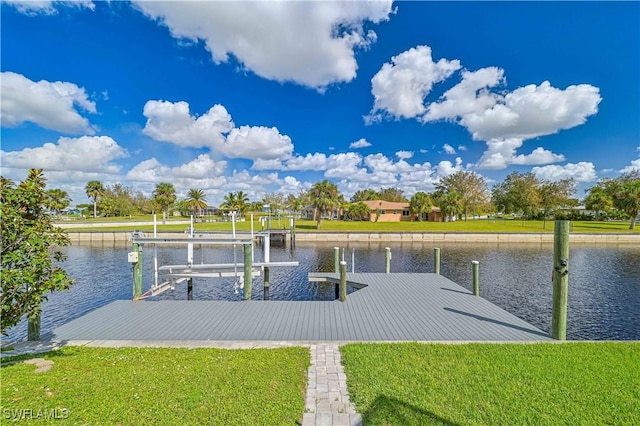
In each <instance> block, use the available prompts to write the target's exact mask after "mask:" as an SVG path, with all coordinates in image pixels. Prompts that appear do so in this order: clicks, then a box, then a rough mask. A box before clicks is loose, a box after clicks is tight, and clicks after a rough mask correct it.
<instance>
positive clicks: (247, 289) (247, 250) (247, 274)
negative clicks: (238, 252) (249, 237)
mask: <svg viewBox="0 0 640 426" xmlns="http://www.w3.org/2000/svg"><path fill="white" fill-rule="evenodd" d="M251 246H252V244H244V300H251V280H252V278H253V277H252V276H251V271H252V270H253V264H252V263H251Z"/></svg>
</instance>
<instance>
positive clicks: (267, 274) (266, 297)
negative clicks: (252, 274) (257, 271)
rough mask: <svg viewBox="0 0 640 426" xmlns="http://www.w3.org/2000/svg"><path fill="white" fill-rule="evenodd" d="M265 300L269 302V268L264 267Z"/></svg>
mask: <svg viewBox="0 0 640 426" xmlns="http://www.w3.org/2000/svg"><path fill="white" fill-rule="evenodd" d="M264 300H269V267H268V266H265V267H264Z"/></svg>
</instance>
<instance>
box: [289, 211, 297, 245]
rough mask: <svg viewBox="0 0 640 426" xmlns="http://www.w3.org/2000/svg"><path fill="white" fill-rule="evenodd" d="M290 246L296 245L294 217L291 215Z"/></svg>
mask: <svg viewBox="0 0 640 426" xmlns="http://www.w3.org/2000/svg"><path fill="white" fill-rule="evenodd" d="M290 244H291V248H294V247H295V246H296V218H295V217H294V216H291V242H290Z"/></svg>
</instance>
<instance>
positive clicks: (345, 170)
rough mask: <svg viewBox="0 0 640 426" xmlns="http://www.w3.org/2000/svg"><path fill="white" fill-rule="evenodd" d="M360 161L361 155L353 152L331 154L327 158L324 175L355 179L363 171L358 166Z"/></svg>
mask: <svg viewBox="0 0 640 426" xmlns="http://www.w3.org/2000/svg"><path fill="white" fill-rule="evenodd" d="M361 163H362V156H361V155H360V154H358V153H355V152H346V153H340V154H331V155H330V156H329V157H328V158H327V168H326V171H325V173H324V176H325V177H327V178H347V177H352V178H354V179H357V176H358V175H359V174H362V173H363V170H361V169H360V168H359V167H358V166H359V165H360V164H361Z"/></svg>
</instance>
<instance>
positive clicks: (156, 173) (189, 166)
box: [127, 154, 227, 183]
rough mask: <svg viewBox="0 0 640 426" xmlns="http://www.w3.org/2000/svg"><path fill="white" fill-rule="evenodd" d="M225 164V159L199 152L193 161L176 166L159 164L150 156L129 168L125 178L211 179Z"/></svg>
mask: <svg viewBox="0 0 640 426" xmlns="http://www.w3.org/2000/svg"><path fill="white" fill-rule="evenodd" d="M226 164H227V163H226V161H218V162H215V161H213V159H211V157H209V155H207V154H201V155H199V156H198V157H197V158H196V159H194V160H193V161H190V162H188V163H185V164H182V165H180V166H178V167H169V166H166V165H164V164H161V163H160V162H159V161H158V160H157V159H155V158H150V159H149V160H145V161H142V162H141V163H139V164H137V165H136V166H134V167H133V168H132V169H131V170H129V172H128V173H127V179H129V180H133V181H141V182H154V183H158V182H167V181H169V182H173V181H176V180H185V179H187V180H188V179H192V180H197V179H211V178H216V177H220V176H221V175H222V173H223V172H224V169H225V167H226Z"/></svg>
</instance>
